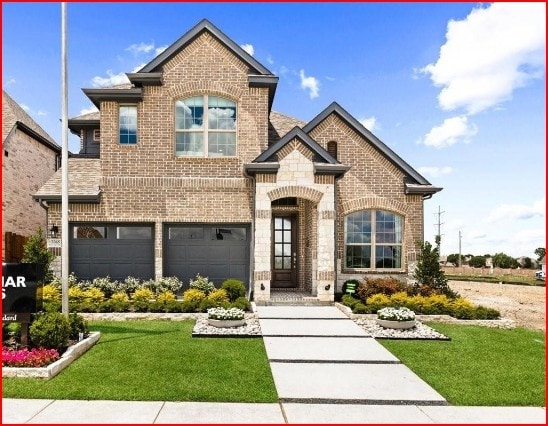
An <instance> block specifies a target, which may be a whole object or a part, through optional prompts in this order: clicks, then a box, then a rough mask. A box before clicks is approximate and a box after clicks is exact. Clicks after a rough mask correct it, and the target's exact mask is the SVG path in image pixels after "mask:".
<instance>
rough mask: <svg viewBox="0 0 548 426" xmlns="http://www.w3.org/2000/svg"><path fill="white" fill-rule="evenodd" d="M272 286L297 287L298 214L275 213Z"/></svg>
mask: <svg viewBox="0 0 548 426" xmlns="http://www.w3.org/2000/svg"><path fill="white" fill-rule="evenodd" d="M272 236H273V237H272V287H273V288H291V287H297V215H296V214H276V213H275V214H273V217H272Z"/></svg>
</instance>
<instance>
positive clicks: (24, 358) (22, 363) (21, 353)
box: [2, 346, 60, 367]
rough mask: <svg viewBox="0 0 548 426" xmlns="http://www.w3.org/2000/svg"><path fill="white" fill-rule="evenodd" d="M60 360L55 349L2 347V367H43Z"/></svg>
mask: <svg viewBox="0 0 548 426" xmlns="http://www.w3.org/2000/svg"><path fill="white" fill-rule="evenodd" d="M59 358H60V355H59V352H58V351H57V349H44V348H32V349H31V350H30V351H29V350H28V349H27V348H23V349H19V350H16V349H11V348H7V347H5V346H2V367H44V366H46V365H49V364H51V363H53V362H55V361H57V360H58V359H59Z"/></svg>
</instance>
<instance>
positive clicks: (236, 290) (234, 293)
mask: <svg viewBox="0 0 548 426" xmlns="http://www.w3.org/2000/svg"><path fill="white" fill-rule="evenodd" d="M221 289H223V290H225V291H226V293H227V295H228V300H229V301H230V302H234V301H235V300H236V299H237V298H239V297H245V285H244V283H243V282H242V281H240V280H237V279H235V278H229V279H227V280H226V281H225V282H223V283H222V284H221Z"/></svg>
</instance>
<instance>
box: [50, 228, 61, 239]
mask: <svg viewBox="0 0 548 426" xmlns="http://www.w3.org/2000/svg"><path fill="white" fill-rule="evenodd" d="M49 232H50V235H51V237H52V238H55V237H56V236H57V233H58V232H59V227H58V226H57V225H53V226H52V227H51V228H50V229H49Z"/></svg>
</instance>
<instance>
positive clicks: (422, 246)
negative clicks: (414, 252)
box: [413, 241, 458, 299]
mask: <svg viewBox="0 0 548 426" xmlns="http://www.w3.org/2000/svg"><path fill="white" fill-rule="evenodd" d="M417 248H418V249H419V255H418V258H417V266H416V268H415V272H414V273H413V277H414V278H415V279H416V280H417V285H416V286H417V287H418V289H417V290H418V292H419V293H420V287H421V286H426V287H428V288H430V289H433V290H434V291H435V292H436V293H438V294H444V295H446V296H447V297H450V298H451V299H455V298H457V297H458V294H457V293H456V292H454V291H453V290H451V288H449V285H448V284H447V279H446V278H445V274H444V272H443V271H442V270H441V268H440V262H439V260H440V256H439V252H438V248H437V247H432V244H430V243H429V242H428V241H424V242H418V243H417ZM421 294H423V293H421Z"/></svg>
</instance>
